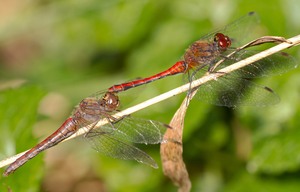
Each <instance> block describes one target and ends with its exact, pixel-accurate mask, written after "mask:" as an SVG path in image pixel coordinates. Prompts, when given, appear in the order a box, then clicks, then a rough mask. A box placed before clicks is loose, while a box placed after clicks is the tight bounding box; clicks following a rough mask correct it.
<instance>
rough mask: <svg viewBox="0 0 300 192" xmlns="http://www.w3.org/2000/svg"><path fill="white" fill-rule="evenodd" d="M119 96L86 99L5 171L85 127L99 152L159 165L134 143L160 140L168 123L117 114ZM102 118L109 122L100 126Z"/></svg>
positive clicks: (150, 164)
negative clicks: (115, 115)
mask: <svg viewBox="0 0 300 192" xmlns="http://www.w3.org/2000/svg"><path fill="white" fill-rule="evenodd" d="M119 106H120V100H119V97H118V95H117V94H116V93H109V92H106V93H103V92H102V93H101V92H99V93H95V94H93V95H92V96H90V97H87V98H85V99H83V100H82V101H81V102H80V103H79V104H78V106H77V107H75V109H74V110H73V113H72V115H71V116H70V117H69V118H67V120H66V121H65V122H64V123H63V124H62V125H61V126H60V127H59V128H58V129H57V130H56V131H55V132H54V133H52V134H51V135H50V136H48V137H47V138H46V139H45V140H43V141H42V142H40V143H39V144H37V145H36V146H35V147H33V148H31V149H30V150H29V151H27V152H26V153H25V154H24V155H22V156H21V157H19V158H18V159H17V160H15V161H14V162H13V163H12V164H10V165H9V166H8V167H7V168H6V170H5V171H4V173H3V175H4V176H8V175H9V174H11V173H13V172H14V171H15V170H16V169H18V168H19V167H21V166H22V165H23V164H25V163H26V162H27V161H28V160H30V159H32V158H33V157H35V156H36V155H38V154H39V153H41V152H42V151H44V150H46V149H48V148H50V147H53V146H55V145H57V144H58V143H60V142H62V141H63V140H65V139H66V138H68V137H70V136H71V135H74V134H76V132H77V131H78V130H79V128H83V127H85V128H86V129H85V130H84V132H85V134H84V139H85V140H86V141H87V142H88V143H89V144H90V145H91V146H92V147H93V148H94V149H96V150H97V151H98V152H100V153H102V154H104V155H107V156H110V157H113V158H117V159H124V160H136V161H138V162H140V163H144V164H146V165H149V166H152V167H153V168H158V166H157V164H156V162H155V160H153V159H152V157H150V156H149V155H148V154H147V153H145V152H144V151H142V150H140V149H139V148H137V147H136V146H134V145H133V143H140V144H158V143H161V142H163V132H164V131H165V130H166V129H167V128H170V127H169V126H168V125H166V124H164V123H161V122H157V121H152V120H146V119H140V118H134V117H131V116H123V117H114V114H116V112H118V108H119ZM100 120H107V121H108V123H107V124H105V125H102V126H100V127H97V125H96V124H97V123H98V122H99V121H100Z"/></svg>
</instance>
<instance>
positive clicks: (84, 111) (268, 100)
mask: <svg viewBox="0 0 300 192" xmlns="http://www.w3.org/2000/svg"><path fill="white" fill-rule="evenodd" d="M256 19H257V15H256V14H255V13H254V12H251V13H249V14H248V15H246V16H244V17H242V18H240V19H239V20H237V21H235V22H233V23H231V24H229V25H228V26H226V27H224V28H223V29H221V30H218V31H216V32H214V33H211V34H208V35H206V36H204V37H202V38H201V39H200V40H198V41H196V42H194V43H193V44H192V45H190V47H189V48H188V49H187V50H186V52H185V54H184V56H183V60H181V61H178V62H176V63H175V64H174V65H173V66H172V67H170V68H169V69H167V70H165V71H163V72H161V73H158V74H156V75H153V76H151V77H148V78H144V79H139V80H135V81H131V82H127V83H123V84H119V85H114V86H112V87H110V88H108V89H107V91H106V92H102V93H98V94H94V95H92V96H90V97H88V98H85V99H83V100H82V101H81V102H80V103H79V105H78V106H77V107H76V109H75V110H74V111H73V114H72V115H71V117H69V118H68V119H67V120H66V121H65V122H64V123H63V124H62V125H61V127H60V128H59V129H57V130H56V131H55V132H54V133H53V134H52V135H50V136H49V137H47V138H46V139H45V140H44V141H42V142H41V143H39V144H37V145H36V146H35V147H33V148H32V149H30V150H29V151H27V152H26V153H25V154H24V155H22V156H21V157H19V158H18V159H17V160H15V161H14V162H13V163H12V164H11V165H9V167H8V168H7V169H6V170H5V172H4V173H3V175H4V176H8V175H9V174H11V173H12V172H14V171H15V170H16V169H18V168H19V167H20V166H22V165H23V164H24V163H26V162H27V161H28V160H29V159H31V158H33V157H35V156H36V155H38V154H39V153H40V152H42V151H44V150H46V149H48V148H50V147H52V146H54V145H57V144H58V143H60V142H61V141H63V140H65V139H66V138H68V137H70V136H71V135H74V134H76V133H77V131H78V130H79V129H80V128H83V127H85V135H84V137H85V138H86V139H87V141H88V142H89V143H90V144H91V145H92V146H93V147H94V148H95V149H96V150H97V151H99V152H102V153H103V154H105V155H107V156H110V157H113V158H119V159H126V160H136V161H138V162H141V163H144V164H147V165H150V166H152V167H154V168H157V167H158V166H157V164H156V162H155V161H154V160H153V159H152V158H151V157H150V156H149V155H148V154H146V153H145V152H143V151H142V150H140V149H138V148H137V147H135V146H133V145H132V144H131V143H143V144H158V143H161V142H168V141H164V138H163V133H164V131H165V130H166V129H168V128H171V127H169V126H168V125H166V124H163V123H160V122H156V121H152V120H145V119H137V118H133V117H131V116H125V117H116V116H115V114H116V113H117V110H118V108H119V105H120V101H119V98H118V95H117V94H118V93H119V92H122V91H125V90H128V89H130V88H133V87H137V86H140V85H144V84H146V83H150V82H153V81H155V80H158V79H161V78H164V77H167V76H171V75H176V74H179V73H184V74H187V75H188V80H189V81H192V80H194V79H197V77H201V76H203V75H204V73H207V72H209V73H213V72H215V71H217V70H218V69H220V68H223V67H226V66H228V65H231V64H232V63H234V62H236V61H239V60H242V59H244V58H247V57H249V56H251V55H253V54H255V53H256V52H255V51H250V50H246V49H235V48H238V47H240V46H241V45H242V44H241V41H239V40H240V38H241V37H242V36H244V35H245V34H246V33H249V32H250V31H251V27H252V25H254V24H255V23H256ZM238 28H239V30H237V29H238ZM241 29H243V30H241ZM234 47H235V48H234ZM231 53H233V54H231ZM228 55H230V56H228ZM219 61H222V62H220V63H221V64H220V65H218V66H217V65H215V64H216V63H218V62H219ZM296 66H297V65H296V63H295V60H294V59H293V57H291V56H290V55H288V54H284V53H278V54H275V55H272V56H271V57H267V58H264V59H262V60H259V61H257V62H254V63H252V64H250V65H248V66H246V67H243V68H241V69H239V70H237V71H235V72H232V73H230V74H226V75H224V76H222V77H220V78H219V79H218V80H216V81H210V82H209V83H206V84H203V85H201V86H200V87H199V90H198V92H197V95H198V96H199V98H200V99H201V100H203V101H207V102H209V103H213V104H216V105H220V106H227V107H235V106H237V105H256V106H266V105H271V104H275V103H276V102H278V101H279V97H278V96H277V95H276V94H275V93H274V91H272V89H270V88H268V87H264V86H259V85H256V84H254V83H253V82H251V81H249V78H254V77H262V76H270V75H277V74H282V73H284V72H287V71H289V70H290V69H293V68H295V67H296ZM248 91H251V92H252V94H249V93H248ZM253 93H254V94H253ZM101 120H104V121H105V120H106V121H107V122H106V124H105V125H101V126H98V125H97V123H98V122H99V121H101Z"/></svg>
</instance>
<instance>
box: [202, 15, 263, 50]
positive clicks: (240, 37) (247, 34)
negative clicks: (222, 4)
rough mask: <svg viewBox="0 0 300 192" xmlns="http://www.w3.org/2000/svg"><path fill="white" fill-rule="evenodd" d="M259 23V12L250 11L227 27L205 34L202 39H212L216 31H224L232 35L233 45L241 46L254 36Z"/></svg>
mask: <svg viewBox="0 0 300 192" xmlns="http://www.w3.org/2000/svg"><path fill="white" fill-rule="evenodd" d="M258 23H259V17H258V14H257V13H255V12H249V13H248V14H247V15H245V16H243V17H241V18H239V19H237V20H235V21H233V22H232V23H230V24H228V25H226V26H225V27H222V28H220V29H218V30H216V31H214V32H212V33H209V34H207V35H205V36H203V37H202V38H200V40H202V39H209V40H212V39H213V37H214V35H215V34H216V33H223V34H225V35H227V36H229V37H230V39H231V41H232V47H239V46H241V45H243V44H245V43H247V42H248V41H250V40H252V39H253V38H254V34H255V33H254V31H255V29H256V28H257V26H258Z"/></svg>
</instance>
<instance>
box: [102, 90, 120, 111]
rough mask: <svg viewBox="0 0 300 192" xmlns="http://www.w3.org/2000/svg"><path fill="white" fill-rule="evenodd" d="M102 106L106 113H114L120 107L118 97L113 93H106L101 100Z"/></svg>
mask: <svg viewBox="0 0 300 192" xmlns="http://www.w3.org/2000/svg"><path fill="white" fill-rule="evenodd" d="M102 105H103V106H104V107H105V110H107V111H114V110H116V109H117V108H118V107H119V106H120V100H119V97H118V96H117V95H116V94H115V93H110V92H107V93H105V95H104V96H103V98H102Z"/></svg>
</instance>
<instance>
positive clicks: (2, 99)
mask: <svg viewBox="0 0 300 192" xmlns="http://www.w3.org/2000/svg"><path fill="white" fill-rule="evenodd" d="M43 95H44V91H42V90H41V89H40V88H37V87H35V86H28V85H26V86H22V87H19V88H16V89H8V90H5V91H2V92H0V127H1V129H0V142H1V144H0V155H1V159H5V158H7V157H9V156H12V155H15V154H17V153H19V152H22V151H24V150H27V149H29V148H31V147H33V146H34V145H35V144H36V143H37V139H36V138H35V137H34V136H33V134H32V127H33V125H34V123H35V122H36V119H37V107H38V104H39V101H40V100H41V98H42V96H43ZM41 157H42V156H39V157H37V158H34V159H33V160H31V161H30V162H29V163H28V164H26V165H24V166H22V167H21V168H20V169H18V170H17V171H16V172H15V173H14V174H12V175H10V176H9V177H2V178H1V180H2V181H3V184H2V185H0V191H8V189H10V190H11V191H31V192H32V191H38V190H39V187H40V180H41V176H42V173H43V171H42V164H43V162H42V158H41Z"/></svg>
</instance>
